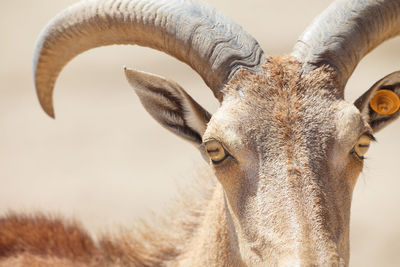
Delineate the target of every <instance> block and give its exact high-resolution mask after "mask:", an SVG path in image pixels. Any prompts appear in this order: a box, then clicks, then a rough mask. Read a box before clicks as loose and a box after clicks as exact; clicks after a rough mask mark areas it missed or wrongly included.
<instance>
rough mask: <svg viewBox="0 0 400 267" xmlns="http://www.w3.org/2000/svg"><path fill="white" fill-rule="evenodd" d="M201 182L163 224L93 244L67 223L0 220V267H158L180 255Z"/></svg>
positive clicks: (202, 198)
mask: <svg viewBox="0 0 400 267" xmlns="http://www.w3.org/2000/svg"><path fill="white" fill-rule="evenodd" d="M204 173H207V172H204ZM202 177H203V175H200V176H199V178H200V179H199V180H198V182H196V183H194V188H195V189H194V190H189V191H192V192H188V190H185V193H182V194H181V198H180V199H178V200H177V201H176V205H175V206H174V207H172V209H171V210H170V211H169V212H168V213H167V214H166V217H165V218H156V217H154V218H152V219H153V220H152V221H153V223H146V222H142V223H139V224H138V225H137V226H136V227H135V228H133V229H128V228H125V229H122V230H121V231H120V232H119V234H108V235H105V234H104V235H102V236H100V237H99V238H98V241H95V239H93V238H92V237H91V236H90V235H89V234H88V232H87V231H86V230H85V229H83V228H82V227H81V225H80V224H78V223H76V222H75V221H72V220H65V219H62V218H59V217H54V216H47V215H44V214H40V213H39V214H38V213H36V214H33V215H26V214H16V213H11V214H8V215H5V216H3V217H2V218H0V266H10V267H11V266H29V267H35V266H38V267H39V266H40V267H42V266H66V267H67V266H164V265H165V264H166V263H167V262H171V261H173V260H176V258H177V257H178V256H179V255H181V254H182V253H183V252H184V251H185V246H187V245H188V244H190V242H191V240H192V239H193V237H194V236H195V235H196V231H197V230H198V228H199V224H200V223H201V222H202V218H203V217H204V210H205V208H206V207H207V203H208V202H209V201H210V198H211V196H212V194H213V185H214V182H215V180H214V179H210V177H207V180H206V179H205V177H203V178H202ZM193 196H197V197H193Z"/></svg>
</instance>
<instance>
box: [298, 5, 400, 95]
mask: <svg viewBox="0 0 400 267" xmlns="http://www.w3.org/2000/svg"><path fill="white" fill-rule="evenodd" d="M399 33H400V1H399V0H337V1H335V2H333V3H332V4H331V5H330V6H329V7H328V8H327V9H326V10H325V11H324V12H323V13H322V14H321V15H319V16H318V17H317V18H316V19H315V20H314V21H313V23H312V24H311V25H310V26H309V27H308V28H307V29H306V30H305V31H304V33H303V34H302V35H301V36H300V38H299V40H298V41H297V43H296V45H295V47H294V50H293V52H292V55H293V56H295V57H297V58H298V59H299V60H300V61H302V62H303V71H304V72H305V73H307V72H310V71H312V70H313V69H315V68H317V67H319V66H321V65H324V64H327V65H330V66H332V67H333V68H334V69H335V70H336V71H337V75H338V76H337V77H338V82H339V84H340V85H341V86H342V88H344V86H345V85H346V83H347V80H348V79H349V78H350V76H351V74H352V73H353V71H354V69H355V67H356V66H357V64H358V62H359V61H360V60H361V59H362V58H363V57H364V56H365V55H366V54H367V53H368V52H370V51H371V50H372V49H374V48H375V47H376V46H378V45H379V44H380V43H382V42H384V41H385V40H387V39H389V38H391V37H394V36H396V35H398V34H399Z"/></svg>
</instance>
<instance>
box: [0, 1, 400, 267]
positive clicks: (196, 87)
mask: <svg viewBox="0 0 400 267" xmlns="http://www.w3.org/2000/svg"><path fill="white" fill-rule="evenodd" d="M74 2H75V0H57V1H51V0H35V1H27V0H24V1H11V0H2V1H0V36H1V39H0V40H1V42H0V47H1V49H0V60H1V61H0V62H1V64H0V84H1V87H0V214H3V213H4V212H6V211H8V210H23V211H35V210H42V211H46V212H50V213H56V214H63V215H65V216H68V217H71V216H73V217H76V218H79V219H80V220H82V222H83V223H84V225H85V226H87V227H90V228H91V229H92V231H93V232H96V231H99V230H100V231H102V230H104V229H108V228H111V227H113V226H115V225H121V224H123V225H129V224H131V223H133V222H134V221H135V219H136V218H138V217H143V216H144V217H146V216H147V215H148V214H149V213H150V212H149V211H155V212H156V213H157V212H159V211H160V210H162V209H164V208H165V207H167V206H168V203H169V202H170V200H171V198H172V196H174V195H176V194H177V191H176V190H177V188H178V187H185V186H190V180H191V178H190V177H191V176H192V175H191V173H193V171H192V170H191V169H193V167H194V166H196V165H199V164H203V163H202V159H201V157H200V155H199V153H198V152H197V151H196V150H195V149H194V148H193V147H192V146H191V145H190V144H187V143H185V142H184V141H181V140H180V139H178V138H177V137H175V136H173V135H172V134H170V133H169V132H167V131H166V130H164V129H162V128H161V127H160V126H159V125H158V124H157V123H156V122H154V121H153V120H152V119H151V118H150V116H149V115H147V113H145V111H144V109H143V108H142V107H141V105H140V103H139V101H138V98H137V97H136V95H134V93H133V91H132V90H131V89H130V88H129V86H128V83H127V82H126V81H125V79H124V76H123V71H122V66H123V65H126V66H129V67H134V68H137V69H141V70H145V71H150V72H153V73H156V74H159V75H163V76H165V77H168V78H171V79H173V80H175V81H177V82H179V83H180V84H181V85H182V86H183V87H184V88H186V89H187V91H189V92H190V94H191V95H192V96H193V97H194V98H195V99H197V100H198V101H199V102H200V103H201V104H202V105H203V106H204V107H206V108H207V109H208V110H209V111H211V112H213V111H214V110H215V109H216V107H217V102H216V101H215V100H214V99H213V98H212V94H211V91H210V90H208V89H207V88H206V86H205V84H203V82H202V80H201V79H200V78H199V76H197V75H196V74H195V73H194V72H193V71H192V70H191V69H190V68H189V67H188V66H186V65H184V64H182V63H180V62H178V61H177V60H175V59H173V58H171V57H168V56H166V55H164V54H162V53H160V52H156V51H152V50H150V49H146V48H140V47H122V46H120V47H116V46H114V47H106V48H99V49H96V50H92V51H90V52H87V53H85V54H83V55H81V56H79V57H78V58H76V59H74V60H73V61H72V62H71V63H70V64H69V65H68V66H67V67H66V69H65V70H64V71H63V72H62V74H61V76H60V77H59V79H58V83H57V86H56V91H55V107H56V114H57V120H55V121H54V120H51V119H50V118H49V117H47V116H46V115H45V114H44V113H43V112H42V110H41V109H40V107H39V104H38V101H37V99H36V95H35V92H34V88H33V82H32V53H33V49H34V43H35V40H36V38H37V36H38V34H39V32H40V31H41V29H42V27H43V26H44V25H45V24H46V23H47V22H48V21H49V20H50V19H51V18H52V17H53V16H54V15H55V14H57V12H58V11H60V10H61V9H63V8H65V7H67V6H68V5H70V4H72V3H74ZM207 2H209V3H210V4H212V5H213V6H215V7H217V8H218V9H219V10H222V11H224V12H225V13H226V14H228V15H229V16H231V17H232V18H233V19H234V20H235V21H237V22H238V23H239V24H241V25H242V26H243V27H244V28H245V29H246V30H247V31H249V32H250V33H251V34H252V35H253V36H254V37H255V38H256V39H257V40H258V41H259V42H260V43H261V45H262V47H263V48H264V51H265V52H267V53H270V54H284V53H289V52H290V51H291V48H292V46H293V44H294V43H295V40H296V38H297V37H298V35H299V34H300V33H301V32H302V31H303V30H304V28H305V27H306V26H307V25H308V24H309V23H310V21H311V20H312V18H313V17H314V16H315V15H317V14H318V13H319V12H321V10H323V9H324V8H325V7H326V6H327V5H328V3H329V2H330V1H327V0H307V1H287V0H286V1H272V0H250V1H229V0H215V1H211V0H208V1H207ZM399 47H400V38H396V39H393V40H391V41H389V42H387V43H385V44H384V45H382V46H380V47H379V48H378V49H376V50H375V51H374V52H373V53H372V54H370V55H369V56H367V57H366V58H365V59H364V60H363V61H362V62H361V64H360V65H359V67H358V68H357V70H356V72H355V73H354V75H353V77H352V78H351V80H350V82H349V83H348V89H349V90H348V91H347V92H346V94H347V99H349V100H351V101H353V100H354V99H356V98H357V97H358V96H359V95H361V94H362V92H363V91H365V90H367V89H368V88H369V86H370V85H372V84H373V83H374V82H375V81H376V80H378V79H380V78H381V77H382V76H384V75H386V74H388V73H390V72H392V71H395V70H399V69H400V63H399V62H400V54H399ZM399 130H400V122H397V123H394V124H393V125H391V126H389V127H387V128H386V129H385V130H384V131H382V132H381V133H379V134H378V135H377V138H378V141H379V142H378V143H377V144H374V145H373V147H372V148H371V150H370V152H369V154H368V160H366V168H365V171H364V173H363V174H362V175H361V177H360V179H359V182H358V185H357V187H356V191H355V194H354V201H353V208H352V222H351V263H352V265H353V266H400V228H399V225H400V208H399V203H400V194H399V188H400V179H399V178H400V175H399V173H398V170H399V168H398V164H399V156H398V151H399V150H400V144H399V142H398V141H397V136H398V132H399Z"/></svg>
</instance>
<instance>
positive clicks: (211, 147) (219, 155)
mask: <svg viewBox="0 0 400 267" xmlns="http://www.w3.org/2000/svg"><path fill="white" fill-rule="evenodd" d="M204 149H205V152H206V153H207V155H208V157H209V158H210V159H211V162H212V163H213V164H218V163H221V162H222V161H224V160H225V159H226V158H227V157H228V155H229V154H228V153H227V152H226V151H225V149H224V147H223V146H222V145H221V144H220V143H219V142H218V141H215V140H212V141H208V142H206V143H205V144H204Z"/></svg>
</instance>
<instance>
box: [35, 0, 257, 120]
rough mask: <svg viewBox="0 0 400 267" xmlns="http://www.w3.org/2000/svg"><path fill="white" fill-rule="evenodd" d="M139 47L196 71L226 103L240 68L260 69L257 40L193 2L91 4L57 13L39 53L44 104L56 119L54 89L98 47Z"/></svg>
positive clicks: (38, 79) (109, 1)
mask: <svg viewBox="0 0 400 267" xmlns="http://www.w3.org/2000/svg"><path fill="white" fill-rule="evenodd" d="M111 44H137V45H141V46H147V47H151V48H154V49H157V50H161V51H163V52H166V53H168V54H170V55H172V56H173V57H176V58H177V59H179V60H181V61H183V62H185V63H187V64H188V65H189V66H191V67H192V68H193V69H194V70H195V71H197V72H198V73H199V74H200V76H201V77H202V78H203V80H204V81H205V82H206V84H207V85H208V86H209V87H210V88H211V89H212V90H213V92H214V95H215V96H216V97H217V98H218V99H219V100H220V101H221V100H222V99H223V96H222V94H221V89H222V88H223V86H224V84H225V83H226V82H227V81H229V79H230V78H231V77H232V76H233V74H234V73H235V72H236V70H238V69H239V68H240V67H244V68H248V69H254V70H257V69H258V67H259V64H260V62H261V61H262V58H263V51H262V50H261V48H260V46H259V44H258V43H257V41H256V40H255V39H254V38H253V37H251V36H250V35H249V34H248V33H247V32H245V31H244V30H243V29H242V28H241V27H240V26H239V25H237V24H236V23H234V22H233V21H232V20H231V19H229V18H227V17H226V16H224V15H222V14H221V13H219V12H217V11H216V10H215V9H213V8H211V7H210V6H208V5H206V4H203V3H199V2H197V1H193V0H186V1H184V0H97V1H92V0H87V1H81V2H79V3H77V4H75V5H73V6H71V7H70V8H68V9H66V10H64V11H63V12H61V13H60V14H59V15H57V16H56V17H55V18H54V19H53V20H52V21H51V22H50V23H49V24H48V25H47V27H46V28H45V29H44V30H43V32H42V33H41V36H40V38H39V40H38V42H37V46H36V51H35V55H34V79H35V86H36V90H37V94H38V97H39V101H40V104H41V105H42V107H43V109H44V110H45V112H46V113H47V114H49V115H50V116H52V117H54V110H53V103H52V91H53V87H54V84H55V81H56V79H57V77H58V74H59V73H60V71H61V70H62V68H63V67H64V65H65V64H66V63H67V62H68V61H70V60H71V59H72V58H73V57H75V56H76V55H78V54H80V53H82V52H83V51H86V50H89V49H91V48H94V47H99V46H104V45H111Z"/></svg>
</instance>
